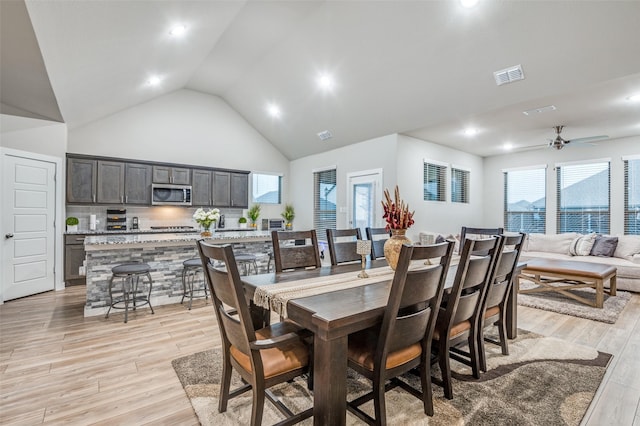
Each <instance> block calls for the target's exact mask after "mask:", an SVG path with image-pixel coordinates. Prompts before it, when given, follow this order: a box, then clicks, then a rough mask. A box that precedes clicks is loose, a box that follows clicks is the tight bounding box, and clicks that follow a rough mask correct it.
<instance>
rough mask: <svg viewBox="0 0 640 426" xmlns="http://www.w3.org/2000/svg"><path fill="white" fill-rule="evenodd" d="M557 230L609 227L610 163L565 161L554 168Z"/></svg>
mask: <svg viewBox="0 0 640 426" xmlns="http://www.w3.org/2000/svg"><path fill="white" fill-rule="evenodd" d="M556 170H557V176H558V180H557V182H558V187H557V197H558V204H557V221H558V224H557V225H558V227H557V229H558V233H563V232H581V233H589V232H597V233H601V234H608V233H609V229H610V218H609V205H610V193H609V187H610V182H611V174H610V169H609V162H608V161H605V162H593V163H589V164H566V165H561V166H558V167H556Z"/></svg>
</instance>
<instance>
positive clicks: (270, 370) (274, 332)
mask: <svg viewBox="0 0 640 426" xmlns="http://www.w3.org/2000/svg"><path fill="white" fill-rule="evenodd" d="M198 251H199V252H200V258H201V260H202V265H203V269H204V270H205V276H206V279H207V284H208V286H209V289H210V290H211V296H212V299H213V306H214V309H215V313H216V318H217V320H218V327H219V328H220V336H221V337H222V352H223V366H222V378H221V382H220V383H221V387H220V401H219V403H218V411H219V412H221V413H223V412H225V411H226V410H227V403H228V401H229V399H231V398H233V397H235V396H238V395H240V394H243V393H244V392H246V391H248V390H249V389H252V390H253V401H252V407H251V425H252V426H257V425H260V424H261V422H262V413H263V410H264V402H265V397H266V398H267V399H269V400H270V401H271V402H272V403H273V404H274V405H275V407H276V408H278V410H279V411H280V412H281V413H282V414H284V415H285V417H287V419H286V420H285V421H284V422H283V423H281V424H294V423H297V422H299V421H301V420H303V419H306V418H308V417H310V416H311V415H312V413H313V410H312V409H308V410H304V411H301V412H299V413H297V414H294V413H292V412H291V411H290V410H289V409H288V408H287V407H286V406H285V405H284V404H283V403H282V402H281V401H279V400H278V399H277V398H276V397H275V396H274V395H273V394H272V393H271V391H270V390H269V389H268V388H270V387H271V386H274V385H276V384H280V383H284V382H287V381H290V380H292V379H294V378H295V377H297V376H300V375H302V374H304V373H307V372H308V369H309V358H310V355H309V348H308V346H307V345H306V344H305V342H304V341H303V339H304V338H307V337H309V336H310V332H308V331H307V330H303V329H301V328H300V327H298V326H297V325H295V324H294V323H293V322H291V321H282V322H278V323H273V324H271V325H270V326H268V327H265V328H261V329H259V330H256V329H254V327H253V323H252V321H251V315H250V312H249V305H248V303H247V300H246V296H245V292H244V289H243V287H242V282H241V281H240V273H239V272H238V266H237V263H236V260H235V257H234V254H233V249H232V248H231V245H230V244H225V245H222V246H219V245H212V244H208V243H206V242H204V240H200V241H198ZM215 265H222V266H215ZM232 370H236V371H237V372H238V374H239V375H240V377H242V380H243V381H244V385H243V386H241V387H239V388H237V389H234V390H233V391H231V390H230V386H231V372H232Z"/></svg>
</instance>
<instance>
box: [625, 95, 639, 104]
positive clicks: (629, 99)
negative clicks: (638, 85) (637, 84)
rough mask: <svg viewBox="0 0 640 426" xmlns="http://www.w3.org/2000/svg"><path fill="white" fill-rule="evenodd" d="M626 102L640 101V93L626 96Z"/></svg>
mask: <svg viewBox="0 0 640 426" xmlns="http://www.w3.org/2000/svg"><path fill="white" fill-rule="evenodd" d="M627 100H628V101H631V102H638V101H640V93H636V94H635V95H631V96H627Z"/></svg>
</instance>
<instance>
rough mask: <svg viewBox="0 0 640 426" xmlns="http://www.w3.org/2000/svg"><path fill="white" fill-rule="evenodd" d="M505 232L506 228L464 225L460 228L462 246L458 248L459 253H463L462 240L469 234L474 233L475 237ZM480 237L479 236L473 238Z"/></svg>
mask: <svg viewBox="0 0 640 426" xmlns="http://www.w3.org/2000/svg"><path fill="white" fill-rule="evenodd" d="M503 232H504V228H471V227H468V226H463V227H462V229H460V246H459V248H458V254H460V253H462V242H463V241H464V240H465V239H466V238H468V237H467V236H468V235H472V236H474V237H477V236H483V237H487V238H488V237H490V236H492V235H500V234H502V233H503ZM472 239H478V238H472Z"/></svg>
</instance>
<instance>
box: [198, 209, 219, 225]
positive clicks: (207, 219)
mask: <svg viewBox="0 0 640 426" xmlns="http://www.w3.org/2000/svg"><path fill="white" fill-rule="evenodd" d="M193 219H194V220H195V221H196V222H198V223H199V224H200V225H202V226H205V227H209V226H211V224H212V223H213V222H217V221H218V219H220V209H210V210H209V211H205V210H204V209H203V208H199V209H197V210H196V211H195V213H193Z"/></svg>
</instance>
